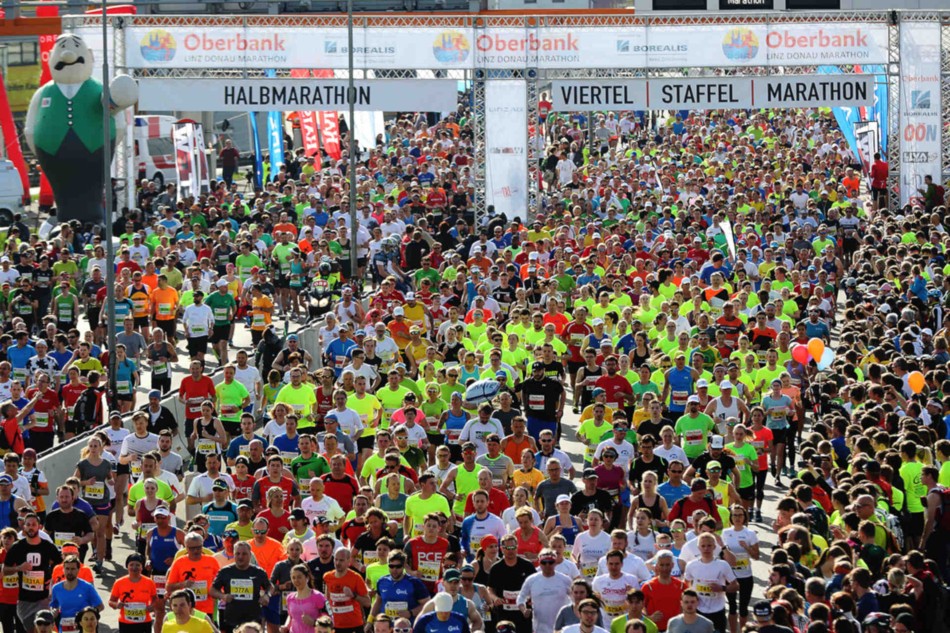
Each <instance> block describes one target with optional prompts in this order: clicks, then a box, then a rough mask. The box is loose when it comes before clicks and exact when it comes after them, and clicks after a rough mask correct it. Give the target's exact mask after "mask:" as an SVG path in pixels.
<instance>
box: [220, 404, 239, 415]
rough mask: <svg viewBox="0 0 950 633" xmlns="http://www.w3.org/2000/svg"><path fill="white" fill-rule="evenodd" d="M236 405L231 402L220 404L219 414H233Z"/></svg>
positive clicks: (235, 410)
mask: <svg viewBox="0 0 950 633" xmlns="http://www.w3.org/2000/svg"><path fill="white" fill-rule="evenodd" d="M237 410H238V408H237V405H233V404H222V405H221V415H234V414H235V413H237Z"/></svg>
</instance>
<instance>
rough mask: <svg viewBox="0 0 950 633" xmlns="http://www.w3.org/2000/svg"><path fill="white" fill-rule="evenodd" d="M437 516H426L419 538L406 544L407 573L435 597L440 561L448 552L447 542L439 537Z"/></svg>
mask: <svg viewBox="0 0 950 633" xmlns="http://www.w3.org/2000/svg"><path fill="white" fill-rule="evenodd" d="M439 516H440V515H439V514H435V513H431V514H427V515H426V518H425V522H424V524H423V532H422V535H421V536H416V537H414V538H411V539H409V540H408V541H407V542H406V547H405V549H406V556H408V557H409V573H410V575H412V576H416V577H417V578H419V580H421V581H422V582H424V583H425V585H426V588H427V589H428V590H429V593H431V594H433V595H435V593H436V591H437V585H438V582H439V578H441V577H442V559H443V558H445V555H446V554H447V553H448V551H449V541H448V539H444V538H442V537H441V536H439V530H440V529H441V528H442V521H441V520H440V519H439Z"/></svg>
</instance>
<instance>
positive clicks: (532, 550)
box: [514, 528, 542, 567]
mask: <svg viewBox="0 0 950 633" xmlns="http://www.w3.org/2000/svg"><path fill="white" fill-rule="evenodd" d="M514 535H515V538H516V539H517V540H518V554H519V555H521V554H534V555H538V554H540V553H541V549H542V545H541V530H539V529H538V528H534V529H533V530H532V531H531V536H529V537H528V539H527V540H525V539H523V538H522V536H523V535H524V532H522V531H521V528H518V529H517V530H515V531H514ZM534 566H535V567H537V566H538V562H537V561H535V562H534Z"/></svg>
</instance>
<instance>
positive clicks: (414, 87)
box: [139, 78, 458, 112]
mask: <svg viewBox="0 0 950 633" xmlns="http://www.w3.org/2000/svg"><path fill="white" fill-rule="evenodd" d="M354 84H355V85H354V93H355V95H354V96H355V109H356V110H359V111H377V110H384V111H392V110H412V111H420V110H421V111H426V112H430V111H431V112H441V111H445V110H454V109H455V108H456V107H457V105H458V92H457V90H458V88H457V84H456V82H455V81H451V80H445V81H443V80H437V79H435V80H432V79H426V80H414V79H406V80H403V79H376V80H364V81H356V82H354ZM347 91H348V87H347V82H346V81H345V80H333V79H323V80H316V79H239V80H234V79H158V78H142V79H140V80H139V107H140V108H142V109H143V110H154V111H158V112H162V111H169V110H206V111H218V112H221V111H223V112H255V111H261V112H266V111H290V110H304V111H310V112H314V111H316V112H319V111H327V110H331V111H336V110H345V109H347V107H349V101H348V99H347Z"/></svg>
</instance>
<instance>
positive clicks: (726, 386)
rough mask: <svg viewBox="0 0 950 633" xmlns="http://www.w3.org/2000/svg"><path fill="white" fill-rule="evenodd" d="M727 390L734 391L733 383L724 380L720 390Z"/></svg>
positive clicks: (720, 384)
mask: <svg viewBox="0 0 950 633" xmlns="http://www.w3.org/2000/svg"><path fill="white" fill-rule="evenodd" d="M726 389H732V383H731V382H729V381H728V380H723V381H722V382H721V383H719V390H720V391H725V390H726Z"/></svg>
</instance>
